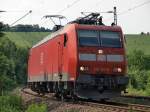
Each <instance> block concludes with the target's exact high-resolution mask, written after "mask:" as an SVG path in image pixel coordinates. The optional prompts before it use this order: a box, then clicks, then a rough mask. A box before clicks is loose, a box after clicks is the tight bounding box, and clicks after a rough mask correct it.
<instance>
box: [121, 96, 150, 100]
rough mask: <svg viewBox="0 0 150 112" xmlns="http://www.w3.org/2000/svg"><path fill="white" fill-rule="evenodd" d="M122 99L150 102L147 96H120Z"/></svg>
mask: <svg viewBox="0 0 150 112" xmlns="http://www.w3.org/2000/svg"><path fill="white" fill-rule="evenodd" d="M121 97H123V98H131V99H142V100H150V97H149V96H133V95H122V96H121Z"/></svg>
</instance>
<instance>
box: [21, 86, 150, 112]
mask: <svg viewBox="0 0 150 112" xmlns="http://www.w3.org/2000/svg"><path fill="white" fill-rule="evenodd" d="M21 91H22V92H23V93H25V94H29V95H33V96H35V97H42V98H51V99H52V100H56V99H54V98H52V96H51V97H49V94H47V95H44V96H42V95H39V94H36V93H32V92H29V91H28V90H27V89H26V88H23V89H22V90H21ZM68 103H70V102H68ZM77 104H81V105H85V106H90V107H96V108H100V109H102V110H104V111H105V112H150V106H147V105H139V104H130V103H116V102H104V103H102V102H94V101H86V100H84V101H83V100H79V101H78V102H77Z"/></svg>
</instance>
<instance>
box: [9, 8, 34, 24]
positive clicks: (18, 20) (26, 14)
mask: <svg viewBox="0 0 150 112" xmlns="http://www.w3.org/2000/svg"><path fill="white" fill-rule="evenodd" d="M30 13H32V10H30V11H29V12H28V13H26V14H25V15H24V16H22V17H21V18H19V19H18V20H16V21H15V22H13V23H12V24H11V25H10V26H13V25H14V24H16V23H17V22H18V21H20V20H21V19H23V18H25V17H26V16H27V15H29V14H30Z"/></svg>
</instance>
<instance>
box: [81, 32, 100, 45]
mask: <svg viewBox="0 0 150 112" xmlns="http://www.w3.org/2000/svg"><path fill="white" fill-rule="evenodd" d="M79 44H80V46H99V34H98V31H90V30H89V31H88V30H80V31H79Z"/></svg>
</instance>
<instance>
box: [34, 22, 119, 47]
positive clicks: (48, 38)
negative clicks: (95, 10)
mask: <svg viewBox="0 0 150 112" xmlns="http://www.w3.org/2000/svg"><path fill="white" fill-rule="evenodd" d="M74 24H75V25H77V26H78V27H79V28H81V29H82V28H83V27H84V28H85V26H87V27H91V26H95V27H97V28H98V27H100V26H98V25H82V24H77V23H74ZM70 25H71V24H67V25H65V26H64V27H62V28H61V29H59V30H58V31H55V32H53V33H51V34H49V35H48V36H46V37H45V38H44V39H43V40H41V41H39V42H38V43H37V44H35V45H33V47H32V48H35V47H37V46H39V45H41V44H43V43H45V42H47V41H48V40H50V39H52V38H54V37H56V36H58V35H61V34H63V33H64V29H66V28H67V27H68V26H70ZM101 27H103V28H104V29H105V28H106V29H108V28H109V29H118V30H119V29H120V30H121V28H120V27H119V26H113V27H112V26H101Z"/></svg>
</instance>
